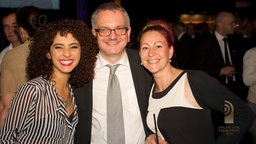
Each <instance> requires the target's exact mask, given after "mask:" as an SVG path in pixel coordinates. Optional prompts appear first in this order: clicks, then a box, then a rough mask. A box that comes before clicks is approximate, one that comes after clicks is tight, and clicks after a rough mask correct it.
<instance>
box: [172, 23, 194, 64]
mask: <svg viewBox="0 0 256 144" xmlns="http://www.w3.org/2000/svg"><path fill="white" fill-rule="evenodd" d="M173 35H174V37H175V41H174V49H175V61H176V66H175V67H178V68H182V69H192V68H193V64H194V62H193V60H194V56H195V52H196V48H195V42H194V39H193V38H192V37H191V36H190V35H189V33H188V32H187V26H186V24H184V23H183V22H181V21H177V22H175V23H174V25H173Z"/></svg>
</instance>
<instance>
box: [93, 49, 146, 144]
mask: <svg viewBox="0 0 256 144" xmlns="http://www.w3.org/2000/svg"><path fill="white" fill-rule="evenodd" d="M117 63H119V64H121V65H120V66H119V67H118V68H117V70H116V75H117V77H118V79H119V83H120V87H121V93H122V104H123V114H124V128H125V143H126V144H144V143H145V132H144V128H143V123H142V120H141V114H140V110H139V106H138V101H137V96H136V92H135V88H134V84H133V79H132V74H131V70H130V65H129V61H128V56H127V54H125V55H124V57H123V58H122V59H121V60H120V61H119V62H117ZM107 64H108V63H107V61H105V60H104V59H103V58H102V57H101V55H100V54H98V56H97V61H96V67H95V74H96V75H95V78H94V80H93V112H92V137H91V144H107V105H106V104H107V86H108V77H109V68H108V67H107V66H106V65H107Z"/></svg>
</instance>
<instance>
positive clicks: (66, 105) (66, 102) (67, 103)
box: [64, 100, 69, 108]
mask: <svg viewBox="0 0 256 144" xmlns="http://www.w3.org/2000/svg"><path fill="white" fill-rule="evenodd" d="M64 106H65V108H67V107H68V106H69V102H68V100H66V101H64Z"/></svg>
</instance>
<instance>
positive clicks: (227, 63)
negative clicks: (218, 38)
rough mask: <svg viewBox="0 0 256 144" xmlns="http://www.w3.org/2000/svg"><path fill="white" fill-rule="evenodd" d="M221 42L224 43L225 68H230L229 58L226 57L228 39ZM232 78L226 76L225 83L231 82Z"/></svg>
mask: <svg viewBox="0 0 256 144" xmlns="http://www.w3.org/2000/svg"><path fill="white" fill-rule="evenodd" d="M223 41H224V48H225V64H226V65H227V66H231V63H230V61H229V57H228V39H227V38H223ZM233 77H234V76H233ZM233 77H229V76H226V80H225V82H226V83H230V82H232V81H233Z"/></svg>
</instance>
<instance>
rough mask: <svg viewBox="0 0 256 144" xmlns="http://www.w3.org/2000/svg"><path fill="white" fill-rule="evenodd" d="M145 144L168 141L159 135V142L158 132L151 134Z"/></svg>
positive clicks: (165, 142)
mask: <svg viewBox="0 0 256 144" xmlns="http://www.w3.org/2000/svg"><path fill="white" fill-rule="evenodd" d="M145 144H168V142H167V141H165V140H164V139H162V138H161V137H159V136H158V143H157V142H156V134H151V135H149V136H148V137H147V139H146V142H145Z"/></svg>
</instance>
